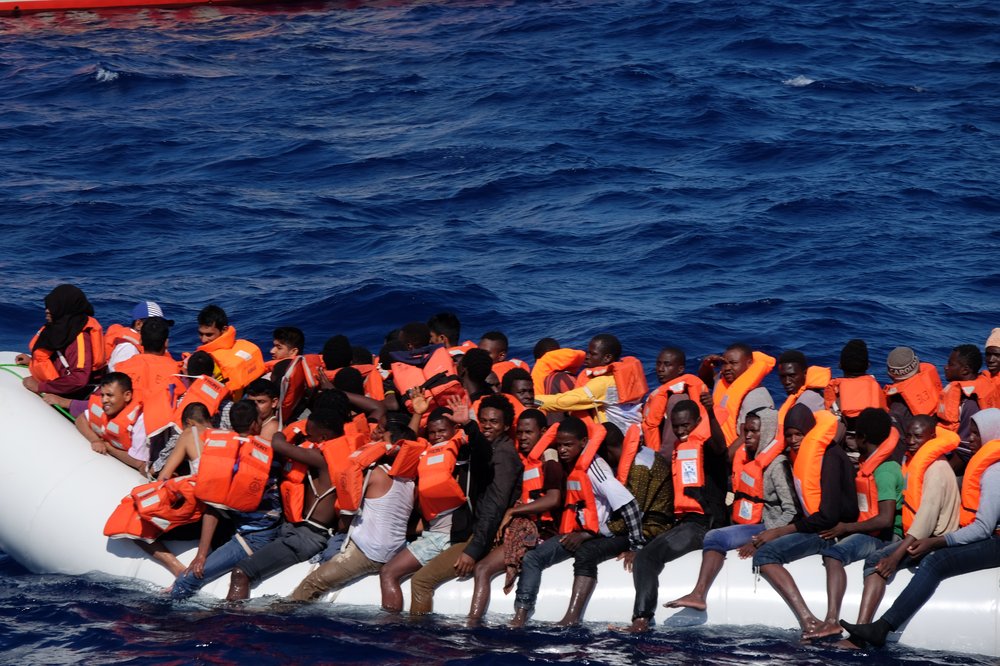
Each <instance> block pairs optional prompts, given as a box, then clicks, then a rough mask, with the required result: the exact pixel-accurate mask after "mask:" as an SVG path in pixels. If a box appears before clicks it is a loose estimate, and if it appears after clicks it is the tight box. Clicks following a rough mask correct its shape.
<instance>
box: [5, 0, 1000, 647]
mask: <svg viewBox="0 0 1000 666" xmlns="http://www.w3.org/2000/svg"><path fill="white" fill-rule="evenodd" d="M0 110H2V113H0V182H2V184H3V187H2V188H0V234H2V236H3V237H4V239H5V243H4V244H3V249H2V250H0V276H2V278H0V280H2V282H0V286H2V288H0V347H2V348H5V349H14V348H17V349H20V348H21V347H22V346H23V345H24V344H25V343H26V341H27V338H28V337H29V336H30V334H31V333H32V332H33V331H34V329H35V328H37V326H38V325H39V323H40V318H41V311H42V298H43V297H44V295H45V294H46V293H47V292H48V290H49V289H51V287H53V286H54V285H56V284H58V283H60V282H63V281H72V282H74V283H76V284H78V285H80V286H81V287H82V288H83V289H84V290H85V291H86V292H87V294H88V295H89V296H90V297H91V299H92V301H93V302H94V303H95V305H96V306H97V309H98V316H99V318H100V319H101V321H102V322H103V323H105V324H109V323H112V322H113V321H124V320H125V319H127V313H128V311H129V309H130V308H131V306H132V304H134V302H135V301H137V300H140V299H153V300H156V301H158V302H159V303H160V304H161V305H163V306H164V309H165V310H166V311H167V315H168V316H170V317H172V318H174V319H177V320H178V325H177V326H176V328H175V334H174V336H173V338H172V340H171V342H172V348H173V349H174V350H183V349H191V348H192V347H194V346H195V344H196V337H195V326H194V323H193V320H194V316H195V314H196V313H197V311H198V310H199V309H200V308H201V307H202V306H203V305H205V304H207V303H209V302H217V303H219V304H221V305H223V306H224V307H225V308H226V310H227V311H228V312H229V313H230V317H231V319H232V321H233V322H234V323H235V325H236V326H237V327H238V329H239V331H240V334H241V336H246V337H250V338H251V339H253V340H255V341H257V342H258V343H260V344H261V345H262V346H264V345H269V342H270V331H271V329H272V328H274V327H275V326H278V325H288V324H291V325H298V326H300V327H301V328H303V329H304V330H305V331H306V335H307V347H309V349H310V350H313V351H314V350H316V349H317V348H318V346H319V345H320V344H321V343H322V340H323V339H325V338H326V337H327V336H329V335H332V334H334V333H345V334H347V335H348V336H349V337H350V338H351V340H352V342H354V343H357V344H364V345H366V346H369V347H370V348H372V349H373V350H374V349H377V347H378V344H379V343H380V341H381V339H382V337H383V336H384V334H385V332H386V331H388V330H389V329H391V328H394V327H396V326H398V325H401V324H403V323H405V322H406V321H409V320H413V319H421V320H423V319H426V318H427V317H428V316H429V315H431V314H433V313H435V312H437V311H440V310H452V311H455V312H457V313H458V314H459V316H460V317H461V318H462V321H463V329H464V336H463V337H471V338H473V339H475V338H477V337H478V336H479V334H480V333H482V332H483V331H486V330H489V329H492V328H499V329H501V330H504V331H505V332H506V333H507V334H508V335H509V336H510V338H511V341H512V346H513V350H514V352H516V355H518V356H521V357H523V358H527V359H529V360H530V358H531V356H530V350H531V347H532V346H533V345H534V343H535V341H536V340H538V339H539V338H540V337H543V336H546V335H553V336H555V337H557V338H558V339H559V340H560V341H561V342H563V343H564V344H568V345H582V344H584V343H585V342H586V340H587V339H588V338H589V337H590V336H591V335H593V334H594V333H597V332H601V331H605V330H607V331H611V332H614V333H616V334H618V335H619V337H621V339H622V341H623V343H624V345H625V348H626V352H627V353H632V354H636V355H638V356H640V357H641V358H642V359H643V360H644V361H647V362H651V361H652V358H653V356H654V355H655V353H656V351H657V350H658V348H659V347H661V346H662V345H663V344H666V343H673V344H679V345H681V346H683V347H684V348H685V349H686V350H687V352H688V357H689V359H690V360H691V367H692V368H693V367H694V359H695V358H696V357H699V356H701V355H703V354H706V353H710V352H716V351H719V350H721V349H722V348H723V347H724V346H725V345H726V344H728V343H730V342H733V341H736V340H745V341H747V342H749V343H751V344H753V345H754V346H756V347H758V348H762V349H764V350H766V351H768V352H771V353H777V352H779V351H780V350H782V349H784V348H791V347H796V348H800V349H802V350H803V351H805V352H806V353H807V354H808V355H809V356H810V358H811V359H812V360H814V361H816V362H822V363H824V364H834V365H835V364H836V360H837V358H838V355H839V350H840V347H841V346H842V345H843V343H844V342H846V341H847V340H848V339H849V338H852V337H862V338H864V339H866V340H868V342H869V346H870V349H871V357H872V362H873V371H874V372H876V374H877V375H878V376H880V378H883V379H884V377H882V375H883V373H882V366H883V363H884V359H885V356H886V354H887V353H888V351H889V350H890V349H891V348H892V347H894V346H896V345H899V344H907V345H910V346H912V347H914V348H915V349H916V350H917V352H918V353H919V354H920V355H921V357H922V358H923V360H927V361H931V362H934V363H937V364H939V365H940V364H942V363H943V361H944V360H945V358H946V356H947V353H948V351H949V350H950V349H951V348H952V347H953V346H955V345H957V344H960V343H965V342H972V343H975V344H979V345H981V344H982V343H983V341H984V340H985V338H986V335H987V334H988V332H989V330H990V329H991V328H992V327H994V326H997V325H1000V315H998V306H997V301H996V293H997V287H998V286H1000V268H998V264H997V252H996V250H995V248H996V246H997V245H998V243H1000V223H998V222H1000V196H998V194H997V184H996V183H997V181H998V171H1000V169H998V167H997V165H998V164H1000V159H998V158H1000V141H998V140H997V139H998V133H1000V8H998V7H997V6H996V5H995V3H990V2H983V1H979V2H976V1H972V2H963V3H945V2H905V3H904V2H900V1H898V0H896V1H895V2H883V3H868V2H858V1H847V2H838V3H829V2H791V1H789V0H772V1H767V2H761V1H754V2H749V3H739V2H734V1H723V0H706V1H704V2H649V1H626V0H617V1H614V2H580V1H579V0H559V1H555V2H548V3H536V2H527V1H524V2H510V1H507V2H501V1H497V2H489V3H487V2H474V1H471V0H469V1H464V2H462V1H456V2H444V1H437V2H420V3H416V2H414V3H407V2H372V3H367V2H329V3H316V2H313V3H308V4H298V5H292V6H287V7H280V6H266V7H258V8H222V7H212V8H201V9H186V10H144V11H142V10H134V11H133V10H120V11H114V12H100V13H86V12H77V13H66V14H59V13H55V14H41V15H34V16H28V17H22V18H20V19H9V18H0ZM267 348H268V347H265V349H267ZM650 369H651V367H650ZM775 388H776V385H775ZM0 519H2V518H0ZM0 575H2V576H3V580H4V585H3V586H2V588H3V589H5V590H6V591H4V592H2V593H0V595H2V601H0V618H2V622H3V626H4V631H3V632H2V633H0V647H4V646H6V647H7V649H8V652H9V654H10V655H11V658H10V659H7V658H5V659H4V660H5V661H15V660H20V661H31V658H29V657H28V655H36V656H35V657H34V659H36V660H38V661H43V662H49V663H51V662H59V661H76V660H79V659H87V660H88V661H94V660H95V659H96V660H98V661H100V660H106V661H117V660H125V661H131V662H133V663H147V662H149V663H152V662H157V663H159V662H170V661H174V662H187V661H192V660H198V659H201V660H204V661H208V662H215V661H233V660H236V659H238V658H241V657H246V656H247V655H250V656H252V657H253V658H256V659H260V660H262V661H265V662H266V661H274V662H277V661H279V660H291V661H305V660H331V661H333V660H335V661H351V660H352V659H353V660H364V659H366V658H369V657H372V656H373V655H372V654H371V653H369V652H368V650H369V649H370V648H369V647H368V646H369V644H371V643H372V642H374V643H377V644H379V645H380V646H383V649H385V650H386V651H387V652H386V653H385V654H384V655H379V658H380V659H383V660H385V661H398V662H404V661H413V660H417V659H419V660H421V661H426V660H428V659H430V660H432V661H445V660H450V661H453V662H456V663H461V662H465V661H473V662H475V663H492V662H494V661H496V662H497V663H501V662H502V663H506V662H508V661H511V660H513V661H517V660H527V659H529V658H532V659H533V658H541V659H543V660H547V661H560V660H562V661H570V660H590V661H592V662H594V663H605V662H607V663H611V662H616V661H630V660H634V659H640V658H644V659H656V660H668V659H669V660H681V661H699V660H713V661H723V660H724V657H723V655H732V654H734V653H739V652H740V651H741V650H744V649H745V650H746V652H744V653H743V654H745V655H746V654H749V655H751V657H750V658H753V659H758V658H759V659H767V658H771V659H774V660H788V659H794V660H801V661H807V662H808V661H815V662H817V663H819V662H822V661H825V660H828V659H830V658H832V657H831V655H830V654H829V653H825V652H823V651H822V650H814V649H810V650H802V649H800V648H798V647H797V646H795V644H794V643H793V642H792V641H791V639H790V636H791V634H782V633H781V632H772V633H767V632H765V633H764V634H763V637H761V632H760V631H749V630H744V629H738V628H732V629H731V630H728V631H716V630H713V631H710V632H705V631H698V632H692V633H686V634H682V635H681V636H680V637H679V638H678V637H674V636H657V637H656V638H654V639H649V640H646V641H638V642H636V641H631V640H625V639H621V638H618V637H615V636H609V635H606V634H603V633H597V634H595V635H592V634H590V633H588V632H586V631H584V632H580V633H574V632H570V633H553V632H549V631H539V632H535V633H529V634H528V636H529V637H530V638H529V639H527V640H526V641H524V642H519V643H518V644H516V645H515V644H513V642H512V641H510V640H508V639H509V636H508V635H507V634H506V633H505V632H503V631H500V630H484V631H483V632H464V631H462V632H457V633H455V634H454V636H452V635H450V634H448V635H443V636H442V635H438V632H434V636H433V637H428V638H427V641H428V642H427V647H426V648H424V647H420V648H419V649H418V648H414V646H413V640H412V639H413V633H412V631H413V630H412V629H411V628H409V627H407V626H402V627H400V626H390V627H383V626H377V627H376V626H373V625H372V623H371V621H370V619H371V618H369V617H367V616H365V615H364V613H361V614H359V615H357V616H350V617H348V618H346V619H342V620H341V619H330V618H329V617H328V616H326V615H323V614H322V613H319V612H317V613H319V614H318V615H309V614H306V615H301V616H298V615H297V616H294V617H293V618H291V619H284V618H280V617H277V616H273V617H272V616H267V615H264V618H263V619H261V618H258V617H254V618H253V623H251V622H250V621H249V620H248V619H247V618H246V617H245V616H242V615H240V614H233V613H222V614H214V613H207V614H204V615H199V614H197V613H195V612H194V611H192V610H191V609H170V608H169V607H168V606H167V605H165V604H163V603H160V602H157V601H155V600H152V601H147V595H145V593H139V592H136V591H134V590H129V589H127V588H122V587H121V586H118V585H114V584H111V583H107V582H104V583H98V582H93V581H71V580H66V579H63V578H60V577H49V576H32V575H28V574H25V573H24V572H22V571H20V570H19V569H18V568H17V567H16V565H14V564H13V563H11V562H10V561H9V560H5V561H2V562H0ZM126 607H129V610H128V613H127V614H126V613H125V611H124V610H123V609H124V608H126ZM195 625H197V627H196V626H195ZM43 627H48V628H47V629H45V630H44V633H41V629H42V628H43ZM53 627H54V628H55V629H54V630H53V629H52V628H53ZM140 627H141V630H140V629H138V628H140ZM261 627H267V629H262V628H261ZM196 628H197V631H195V629H196ZM108 629H112V631H110V632H109V631H108ZM203 630H205V631H208V633H209V638H208V639H204V638H202V637H201V633H202V631H203ZM313 636H316V638H312V637H313ZM305 637H310V640H309V641H306V640H303V639H304V638H305ZM734 640H735V644H736V645H737V647H735V648H734V647H733V644H734ZM553 641H554V642H555V643H557V644H558V645H560V646H565V652H557V653H544V654H542V655H541V657H539V653H538V650H539V649H540V646H551V644H552V643H553ZM217 649H218V650H221V652H216V650H217ZM734 651H735V652H734ZM220 654H221V655H222V656H219V655H220ZM334 655H336V656H334ZM15 657H16V658H15ZM925 657H926V655H919V656H914V655H912V654H911V653H908V652H906V651H904V650H902V649H896V650H895V651H893V652H891V653H890V655H889V656H885V657H884V658H886V659H895V658H899V659H902V660H903V661H906V660H908V659H909V660H923V659H924V658H925ZM935 658H937V657H935ZM941 658H942V659H945V660H947V659H948V658H946V657H941ZM955 659H958V658H957V657H956V658H955Z"/></svg>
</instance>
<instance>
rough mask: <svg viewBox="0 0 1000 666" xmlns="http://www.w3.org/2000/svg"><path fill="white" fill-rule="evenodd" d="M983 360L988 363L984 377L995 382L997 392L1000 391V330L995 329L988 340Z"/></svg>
mask: <svg viewBox="0 0 1000 666" xmlns="http://www.w3.org/2000/svg"><path fill="white" fill-rule="evenodd" d="M983 359H984V360H985V361H986V369H985V370H983V373H982V376H984V377H986V378H988V379H989V380H990V381H991V382H993V386H995V387H996V390H997V391H1000V328H994V329H993V330H992V331H990V336H989V337H988V338H986V344H985V345H984V347H983Z"/></svg>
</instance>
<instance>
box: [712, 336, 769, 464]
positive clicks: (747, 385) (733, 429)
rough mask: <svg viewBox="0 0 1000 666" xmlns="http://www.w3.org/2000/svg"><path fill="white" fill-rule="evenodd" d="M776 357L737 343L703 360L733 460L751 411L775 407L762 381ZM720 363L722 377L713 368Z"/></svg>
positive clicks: (717, 415) (717, 413) (716, 410)
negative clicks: (715, 374) (744, 421)
mask: <svg viewBox="0 0 1000 666" xmlns="http://www.w3.org/2000/svg"><path fill="white" fill-rule="evenodd" d="M774 362H775V361H774V358H773V357H771V356H768V355H767V354H764V353H763V352H759V351H758V352H755V351H753V350H752V349H751V348H750V347H749V345H746V344H744V343H742V342H737V343H734V344H731V345H729V346H728V347H726V350H725V351H724V352H723V353H722V354H721V355H720V354H709V355H708V356H706V357H705V358H703V359H702V360H701V365H700V366H699V368H698V376H699V377H701V379H702V381H704V382H705V385H706V386H708V388H709V389H711V390H712V398H713V404H714V405H715V406H714V409H715V414H716V418H717V419H718V420H719V423H720V424H721V425H722V432H723V433H724V434H725V436H726V445H727V446H728V447H729V457H730V459H732V457H733V455H734V454H735V453H736V449H737V448H738V447H739V445H740V444H741V443H742V440H741V439H740V429H741V428H742V427H743V420H744V419H745V418H746V415H747V413H749V412H750V411H751V410H754V409H758V408H760V407H771V408H773V407H774V400H773V399H772V398H771V393H770V392H769V391H768V390H767V389H766V388H765V387H763V386H761V382H762V381H763V380H764V377H766V376H767V373H769V372H770V371H771V368H773V367H774ZM715 366H719V376H718V379H716V377H715V376H714V375H713V368H714V367H715Z"/></svg>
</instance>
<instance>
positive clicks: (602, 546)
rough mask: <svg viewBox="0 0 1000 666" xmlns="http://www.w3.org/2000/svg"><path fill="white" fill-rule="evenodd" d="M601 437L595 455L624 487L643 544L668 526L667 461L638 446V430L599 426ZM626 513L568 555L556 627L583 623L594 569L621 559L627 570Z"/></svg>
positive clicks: (594, 582)
mask: <svg viewBox="0 0 1000 666" xmlns="http://www.w3.org/2000/svg"><path fill="white" fill-rule="evenodd" d="M600 427H601V428H604V430H605V431H606V434H605V436H604V441H602V442H601V445H600V448H599V449H598V455H599V456H600V457H601V458H603V459H604V460H605V461H606V462H607V463H608V465H609V466H610V467H611V468H612V469H613V470H615V478H616V479H617V480H618V481H619V482H621V483H623V484H624V485H625V489H626V490H628V491H629V492H630V493H631V494H632V496H633V497H635V502H636V506H637V508H638V509H639V513H640V515H641V516H642V519H641V522H640V529H641V531H642V536H643V538H644V539H645V540H646V541H647V542H649V541H650V540H651V539H655V538H656V537H658V536H659V535H661V534H663V533H664V532H666V531H667V530H669V529H670V528H671V526H672V525H673V522H674V488H673V482H672V473H671V469H670V463H668V462H667V460H666V459H665V458H664V457H663V456H660V455H656V452H655V451H653V450H652V449H650V448H649V447H646V446H642V442H641V435H640V430H639V427H638V426H632V427H631V428H630V429H629V432H628V433H627V434H625V433H622V431H621V430H619V429H618V426H616V425H615V424H613V423H610V422H608V423H602V424H601V426H600ZM626 518H627V512H616V514H614V515H612V517H611V518H610V520H608V523H607V528H608V531H610V532H611V534H612V535H613V536H612V537H611V538H607V539H588V540H586V541H584V542H583V544H581V545H580V547H579V548H578V549H577V550H576V552H575V553H574V554H573V587H572V589H571V593H570V600H569V606H568V607H567V609H566V614H565V615H564V616H563V618H562V619H561V620H560V621H559V622H558V625H559V626H564V627H565V626H574V625H577V624H579V623H580V622H581V620H582V619H583V613H584V610H586V607H587V604H588V602H589V600H590V597H591V595H592V594H593V591H594V588H595V587H596V585H597V570H598V565H599V564H600V563H601V562H604V561H606V560H608V559H611V558H612V557H615V558H617V559H619V560H622V561H623V564H624V566H625V570H626V571H630V570H631V568H632V563H633V560H634V558H635V556H636V551H634V550H630V544H631V542H632V538H631V537H630V534H629V529H630V524H629V521H628V520H627V519H626Z"/></svg>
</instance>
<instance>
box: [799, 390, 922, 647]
mask: <svg viewBox="0 0 1000 666" xmlns="http://www.w3.org/2000/svg"><path fill="white" fill-rule="evenodd" d="M855 431H856V441H857V446H858V453H859V455H860V461H859V462H860V469H859V470H858V473H857V476H856V480H855V485H856V487H857V497H858V510H859V516H858V520H857V521H856V522H855V521H851V522H847V521H842V522H840V523H838V524H837V525H835V526H833V527H831V528H829V529H827V530H824V531H822V532H820V534H819V535H820V537H822V538H823V539H828V540H830V541H831V542H832V541H834V540H835V541H836V543H835V544H834V543H830V544H829V545H827V546H825V547H824V548H822V549H821V550H820V551H819V555H820V556H821V557H822V558H823V566H824V567H825V568H826V580H827V586H826V587H827V612H826V619H825V620H824V621H823V622H822V623H820V624H819V625H815V623H814V622H813V620H814V617H815V616H812V614H811V613H809V612H808V610H806V613H807V615H806V617H807V626H811V627H812V628H810V629H809V630H807V631H804V632H803V634H802V638H803V639H804V640H810V639H815V638H825V637H827V636H838V635H840V633H841V632H842V629H841V627H840V624H839V623H838V620H839V619H840V605H841V603H842V602H843V600H844V593H845V592H846V590H847V573H846V571H845V569H844V568H845V567H846V566H847V565H848V564H850V563H852V562H856V561H858V560H864V559H866V558H867V557H868V556H869V555H871V554H873V553H875V552H878V551H879V550H880V549H882V548H883V547H885V546H886V545H888V544H890V543H894V542H898V541H899V540H900V539H901V538H902V536H903V527H902V509H903V502H902V499H903V474H902V471H901V469H900V466H899V463H897V462H896V461H895V460H892V454H893V451H895V449H896V446H897V442H898V439H899V435H898V433H897V431H896V429H895V428H894V427H893V425H892V419H891V418H890V417H889V414H888V413H887V412H885V411H884V410H881V409H877V408H874V407H869V408H867V409H865V410H863V411H862V412H861V414H859V415H858V417H857V420H856V422H855ZM848 455H850V452H848Z"/></svg>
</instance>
